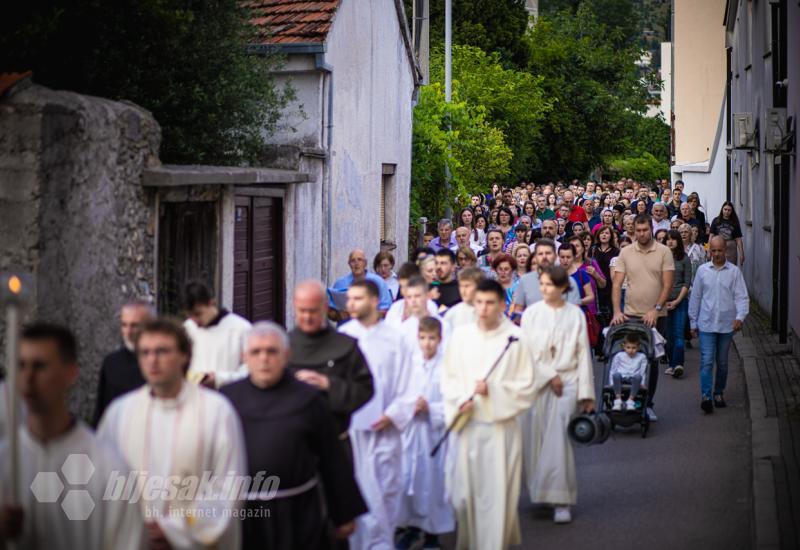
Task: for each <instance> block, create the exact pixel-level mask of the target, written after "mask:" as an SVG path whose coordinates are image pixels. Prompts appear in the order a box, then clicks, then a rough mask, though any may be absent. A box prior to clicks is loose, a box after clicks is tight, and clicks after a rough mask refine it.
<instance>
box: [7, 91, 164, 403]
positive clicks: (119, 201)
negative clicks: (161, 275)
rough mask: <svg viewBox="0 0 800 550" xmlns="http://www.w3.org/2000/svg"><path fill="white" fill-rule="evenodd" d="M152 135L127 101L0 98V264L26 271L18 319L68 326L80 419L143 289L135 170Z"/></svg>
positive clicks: (147, 207) (149, 257) (145, 217)
mask: <svg viewBox="0 0 800 550" xmlns="http://www.w3.org/2000/svg"><path fill="white" fill-rule="evenodd" d="M160 139H161V132H160V128H159V126H158V123H157V122H156V121H155V119H154V118H153V117H152V116H151V115H150V113H148V112H147V111H145V110H143V109H141V108H140V107H138V106H136V105H133V104H129V103H120V102H114V101H109V100H106V99H101V98H95V97H87V96H82V95H79V94H75V93H71V92H58V91H53V90H49V89H47V88H43V87H41V86H37V85H28V86H26V85H25V84H22V85H18V86H17V88H15V89H14V90H12V91H11V92H10V93H9V94H7V95H6V97H4V98H3V99H2V100H0V270H5V269H9V268H20V269H24V270H26V271H29V272H31V273H32V274H33V277H34V283H35V289H34V299H33V300H32V305H31V308H30V309H29V311H28V312H27V314H26V319H28V320H30V319H46V320H51V321H56V322H60V323H64V324H66V325H68V326H69V327H71V328H72V330H74V331H75V333H76V336H77V337H78V342H79V345H80V355H79V360H80V367H81V375H80V379H79V382H78V385H77V387H76V388H75V391H74V392H73V395H72V399H71V402H72V405H73V409H74V411H75V412H76V413H77V414H79V415H80V416H82V417H84V418H88V417H89V416H90V415H91V412H92V408H93V406H94V393H95V388H96V385H97V375H98V371H99V367H100V362H101V360H102V358H103V356H104V355H105V354H106V353H108V352H109V351H111V350H113V349H115V348H116V347H118V346H119V336H118V321H117V312H118V309H119V307H120V305H121V304H123V303H124V302H126V301H128V300H131V299H134V298H152V297H153V292H154V289H155V281H154V250H153V246H154V239H153V235H154V231H155V221H156V220H155V212H154V208H153V204H154V196H153V192H152V191H147V190H145V189H143V188H142V187H141V185H140V178H141V172H142V170H143V168H144V167H145V166H149V165H155V164H157V163H158V147H159V143H160ZM0 338H2V333H0ZM2 345H4V343H3V344H2Z"/></svg>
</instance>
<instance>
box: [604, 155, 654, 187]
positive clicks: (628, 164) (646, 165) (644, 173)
mask: <svg viewBox="0 0 800 550" xmlns="http://www.w3.org/2000/svg"><path fill="white" fill-rule="evenodd" d="M606 175H607V176H610V177H612V178H616V177H624V178H633V179H635V180H637V181H643V182H652V181H655V180H656V179H662V178H668V177H669V164H668V163H666V162H662V161H660V160H658V159H657V158H656V157H654V156H653V155H651V154H650V153H647V152H644V153H642V154H641V155H639V156H635V157H628V158H620V159H614V160H612V161H610V162H609V164H608V167H607V169H606Z"/></svg>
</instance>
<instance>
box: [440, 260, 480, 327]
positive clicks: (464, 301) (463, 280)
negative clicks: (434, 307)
mask: <svg viewBox="0 0 800 550" xmlns="http://www.w3.org/2000/svg"><path fill="white" fill-rule="evenodd" d="M484 278H485V276H484V274H483V270H481V269H480V268H477V267H467V268H465V269H462V270H461V271H460V272H459V273H458V292H459V294H460V295H461V302H459V303H458V304H456V305H454V306H453V307H451V308H450V309H448V310H447V313H445V314H444V320H445V322H446V323H447V324H448V325H449V328H450V330H452V329H454V328H456V327H460V326H461V325H465V324H467V323H474V322H475V319H476V317H475V307H474V306H473V305H472V302H473V300H474V299H475V290H476V289H477V288H478V284H479V283H480V282H481V281H482V280H483V279H484Z"/></svg>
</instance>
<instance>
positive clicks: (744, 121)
mask: <svg viewBox="0 0 800 550" xmlns="http://www.w3.org/2000/svg"><path fill="white" fill-rule="evenodd" d="M731 145H733V148H734V149H756V148H757V146H758V139H757V135H756V127H755V124H754V123H753V113H733V143H732V144H731Z"/></svg>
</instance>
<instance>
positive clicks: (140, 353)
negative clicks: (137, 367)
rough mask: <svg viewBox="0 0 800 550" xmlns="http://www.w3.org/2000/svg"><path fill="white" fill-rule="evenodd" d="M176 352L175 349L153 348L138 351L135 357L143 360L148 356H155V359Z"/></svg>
mask: <svg viewBox="0 0 800 550" xmlns="http://www.w3.org/2000/svg"><path fill="white" fill-rule="evenodd" d="M176 351H178V350H177V349H176V348H153V349H147V348H145V349H139V350H137V351H136V355H137V357H139V358H140V359H145V358H146V357H149V356H150V355H155V356H156V357H164V356H166V355H170V354H172V353H175V352H176Z"/></svg>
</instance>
